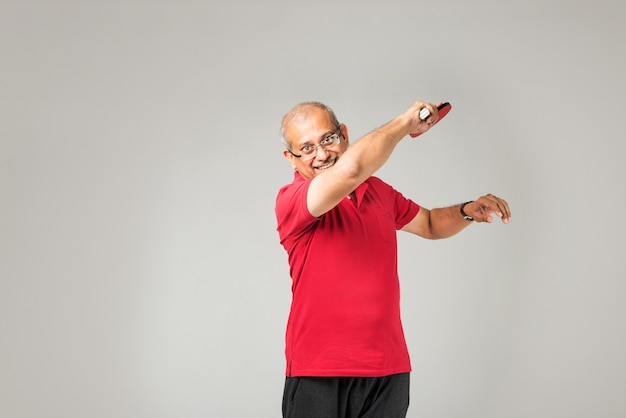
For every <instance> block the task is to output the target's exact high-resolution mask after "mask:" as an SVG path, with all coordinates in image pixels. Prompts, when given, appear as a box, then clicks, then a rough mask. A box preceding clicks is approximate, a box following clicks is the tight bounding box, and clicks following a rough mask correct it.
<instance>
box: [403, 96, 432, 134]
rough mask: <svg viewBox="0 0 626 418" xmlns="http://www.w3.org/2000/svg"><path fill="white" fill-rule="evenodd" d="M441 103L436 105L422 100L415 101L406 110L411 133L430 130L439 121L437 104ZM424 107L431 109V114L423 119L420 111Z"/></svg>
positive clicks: (421, 132)
mask: <svg viewBox="0 0 626 418" xmlns="http://www.w3.org/2000/svg"><path fill="white" fill-rule="evenodd" d="M440 104H441V103H439V104H437V105H434V104H432V103H425V102H420V101H418V102H415V103H414V104H413V106H411V107H410V108H409V110H407V112H406V115H407V116H408V117H409V134H411V135H420V134H423V133H424V132H426V131H427V130H429V129H430V127H431V126H432V125H434V124H435V122H437V118H438V117H439V114H438V111H437V106H438V105H440ZM424 108H427V109H428V110H429V111H430V115H429V116H428V117H427V118H426V119H424V120H422V119H420V111H421V110H422V109H424Z"/></svg>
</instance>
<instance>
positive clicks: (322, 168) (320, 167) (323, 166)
mask: <svg viewBox="0 0 626 418" xmlns="http://www.w3.org/2000/svg"><path fill="white" fill-rule="evenodd" d="M333 164H335V162H334V161H331V162H329V163H328V164H326V165H321V166H319V167H316V168H317V169H318V170H326V169H327V168H329V167H331V166H332V165H333Z"/></svg>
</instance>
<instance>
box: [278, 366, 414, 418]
mask: <svg viewBox="0 0 626 418" xmlns="http://www.w3.org/2000/svg"><path fill="white" fill-rule="evenodd" d="M408 408H409V373H402V374H395V375H391V376H385V377H288V378H287V379H286V380H285V391H284V393H283V417H284V418H405V417H406V412H407V409H408Z"/></svg>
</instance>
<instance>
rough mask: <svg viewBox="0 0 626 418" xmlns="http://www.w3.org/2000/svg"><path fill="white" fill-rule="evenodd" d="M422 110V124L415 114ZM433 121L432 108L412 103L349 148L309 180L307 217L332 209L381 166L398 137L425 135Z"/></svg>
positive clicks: (420, 103) (435, 118)
mask: <svg viewBox="0 0 626 418" xmlns="http://www.w3.org/2000/svg"><path fill="white" fill-rule="evenodd" d="M424 107H427V108H428V109H429V110H430V113H431V115H430V116H429V117H428V118H426V120H424V121H423V120H421V119H420V117H419V112H420V110H421V109H423V108H424ZM436 120H437V107H436V106H435V105H432V104H429V103H424V102H416V103H414V104H413V105H412V106H411V107H410V108H409V109H408V110H407V111H406V112H404V113H403V114H402V115H400V116H398V117H396V118H395V119H393V120H392V121H390V122H389V123H387V124H385V125H384V126H382V127H380V128H378V129H376V130H374V131H372V132H370V133H369V134H367V135H365V136H364V137H363V138H361V139H359V140H358V141H357V142H356V143H354V144H353V145H350V147H349V148H348V149H347V150H346V151H345V152H344V153H343V155H342V156H341V158H339V159H338V160H337V163H336V164H335V165H334V166H333V167H331V168H329V169H328V170H326V171H324V172H323V173H320V174H319V175H317V176H316V177H315V178H314V179H313V180H312V181H311V185H310V186H309V192H308V195H307V206H308V208H309V211H310V212H311V214H312V215H313V216H315V217H318V216H321V215H323V214H324V213H326V212H328V211H329V210H331V209H332V208H334V207H335V206H336V205H337V204H338V203H339V202H340V201H341V200H342V199H343V198H344V197H346V196H347V195H348V194H350V193H351V192H352V191H354V190H355V189H356V188H357V187H358V186H359V185H360V184H361V183H363V182H364V181H365V180H367V179H368V178H369V177H370V176H371V175H372V174H374V172H376V171H377V170H378V169H379V168H380V167H382V166H383V164H384V163H385V162H386V161H387V160H388V159H389V157H390V156H391V153H392V152H393V150H394V149H395V147H396V145H398V143H399V142H400V141H401V140H402V138H404V137H405V136H407V135H408V134H417V133H424V132H426V131H427V130H428V129H429V128H430V126H432V124H433V123H434V122H435V121H436Z"/></svg>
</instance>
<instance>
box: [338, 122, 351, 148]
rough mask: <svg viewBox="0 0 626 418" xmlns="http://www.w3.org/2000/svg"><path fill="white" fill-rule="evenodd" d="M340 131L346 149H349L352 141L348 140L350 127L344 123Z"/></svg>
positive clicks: (340, 126)
mask: <svg viewBox="0 0 626 418" xmlns="http://www.w3.org/2000/svg"><path fill="white" fill-rule="evenodd" d="M339 130H340V131H341V136H342V137H343V142H344V143H345V146H346V148H348V146H349V145H350V139H349V138H348V127H347V126H346V125H344V124H343V123H342V124H340V125H339Z"/></svg>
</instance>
